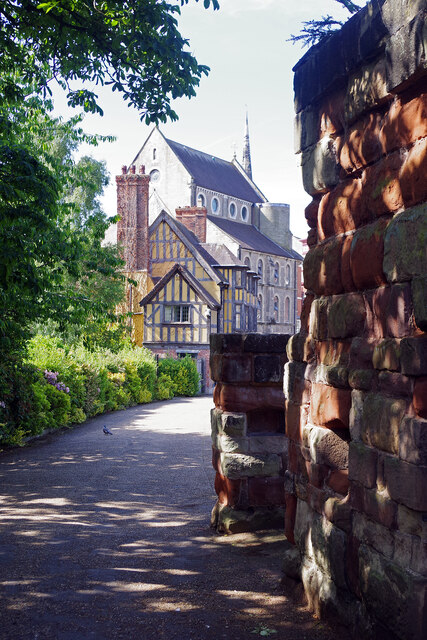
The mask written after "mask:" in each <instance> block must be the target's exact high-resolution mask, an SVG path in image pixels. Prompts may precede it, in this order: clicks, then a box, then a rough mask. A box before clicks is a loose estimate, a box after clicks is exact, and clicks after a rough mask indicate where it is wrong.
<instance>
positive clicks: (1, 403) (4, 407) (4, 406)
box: [0, 400, 6, 409]
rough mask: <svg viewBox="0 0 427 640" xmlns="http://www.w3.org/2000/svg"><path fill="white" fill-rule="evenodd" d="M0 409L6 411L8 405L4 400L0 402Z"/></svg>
mask: <svg viewBox="0 0 427 640" xmlns="http://www.w3.org/2000/svg"><path fill="white" fill-rule="evenodd" d="M0 407H1V408H2V409H6V403H5V402H3V400H0Z"/></svg>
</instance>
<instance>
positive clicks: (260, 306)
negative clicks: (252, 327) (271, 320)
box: [256, 294, 262, 320]
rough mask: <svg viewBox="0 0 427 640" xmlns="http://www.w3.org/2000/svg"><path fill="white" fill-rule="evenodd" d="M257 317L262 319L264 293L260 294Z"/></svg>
mask: <svg viewBox="0 0 427 640" xmlns="http://www.w3.org/2000/svg"><path fill="white" fill-rule="evenodd" d="M256 317H257V320H262V295H261V294H259V296H258V300H257V304H256Z"/></svg>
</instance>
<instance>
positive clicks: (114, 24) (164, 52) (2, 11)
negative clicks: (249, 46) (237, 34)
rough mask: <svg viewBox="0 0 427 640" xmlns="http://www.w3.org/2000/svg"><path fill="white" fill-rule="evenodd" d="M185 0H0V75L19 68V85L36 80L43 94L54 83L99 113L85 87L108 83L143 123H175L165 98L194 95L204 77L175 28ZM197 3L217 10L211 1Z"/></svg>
mask: <svg viewBox="0 0 427 640" xmlns="http://www.w3.org/2000/svg"><path fill="white" fill-rule="evenodd" d="M188 1H189V0H172V2H166V0H128V1H125V2H123V1H122V0H99V1H97V0H93V2H92V1H91V2H89V1H86V0H47V1H46V2H43V1H41V2H40V0H3V1H2V2H1V3H0V50H1V51H2V56H1V58H0V73H1V72H5V71H8V70H9V69H16V68H19V69H20V71H21V73H22V76H23V82H24V84H29V83H30V82H31V83H32V82H34V78H36V82H37V87H38V90H39V91H43V92H45V94H46V92H47V93H49V92H50V86H49V85H50V83H51V81H52V80H53V79H55V80H57V82H58V83H59V84H60V85H61V86H62V87H63V88H64V89H65V90H66V91H67V98H68V103H69V105H70V106H75V107H82V108H83V109H84V110H85V111H88V112H92V113H94V112H98V113H100V114H102V108H101V106H100V105H99V103H98V96H97V94H96V93H95V91H94V90H93V89H92V88H88V87H87V84H88V83H90V85H91V86H93V85H98V86H102V85H110V86H111V88H112V90H113V91H119V92H120V93H121V94H122V96H123V98H124V100H125V101H126V102H127V103H128V104H129V105H130V106H133V107H136V108H137V109H138V110H139V113H140V115H141V119H145V121H146V123H147V124H148V123H150V122H157V121H161V122H165V121H166V119H167V118H170V119H171V120H176V119H177V115H176V113H175V112H174V111H173V109H172V107H171V105H170V100H171V99H174V98H179V97H182V96H188V97H191V96H194V95H195V87H197V86H198V85H199V83H200V79H201V77H202V75H204V74H207V72H208V67H206V66H204V65H199V64H198V62H197V60H196V59H195V57H194V56H193V55H192V54H191V53H190V52H189V51H186V50H185V49H186V45H187V44H188V42H187V40H185V39H184V38H183V37H182V36H181V34H180V33H179V31H178V28H177V16H178V15H179V13H180V6H182V5H184V4H188ZM196 2H198V0H196ZM203 2H204V6H205V7H206V8H208V7H209V6H210V5H212V7H213V8H214V9H218V8H219V4H218V0H203ZM75 84H77V85H79V86H77V87H76V86H74V85H75Z"/></svg>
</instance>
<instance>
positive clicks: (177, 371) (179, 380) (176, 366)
mask: <svg viewBox="0 0 427 640" xmlns="http://www.w3.org/2000/svg"><path fill="white" fill-rule="evenodd" d="M162 374H165V375H167V376H169V378H171V379H172V380H173V392H174V395H175V396H195V395H196V394H197V393H198V391H199V374H198V371H197V366H196V363H195V362H194V360H193V359H192V358H190V356H185V358H178V359H175V358H162V359H161V360H159V364H158V375H159V376H160V375H162Z"/></svg>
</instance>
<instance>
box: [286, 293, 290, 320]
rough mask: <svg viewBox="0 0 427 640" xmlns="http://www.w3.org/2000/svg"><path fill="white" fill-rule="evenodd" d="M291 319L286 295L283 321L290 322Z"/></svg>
mask: <svg viewBox="0 0 427 640" xmlns="http://www.w3.org/2000/svg"><path fill="white" fill-rule="evenodd" d="M290 319H291V301H290V299H289V298H288V297H287V296H286V298H285V322H290Z"/></svg>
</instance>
